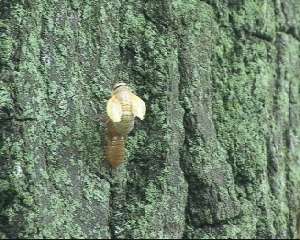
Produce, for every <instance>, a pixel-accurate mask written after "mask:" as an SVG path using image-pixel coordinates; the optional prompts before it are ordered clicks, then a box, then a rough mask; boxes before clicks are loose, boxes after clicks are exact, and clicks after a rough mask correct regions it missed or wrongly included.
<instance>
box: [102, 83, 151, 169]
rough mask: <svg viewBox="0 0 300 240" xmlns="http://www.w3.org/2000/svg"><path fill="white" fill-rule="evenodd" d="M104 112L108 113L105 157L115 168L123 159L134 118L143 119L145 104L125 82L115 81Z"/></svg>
mask: <svg viewBox="0 0 300 240" xmlns="http://www.w3.org/2000/svg"><path fill="white" fill-rule="evenodd" d="M106 112H107V115H108V121H107V134H106V138H107V144H106V158H107V160H108V162H109V163H110V165H111V166H112V167H113V168H115V167H117V166H119V165H120V164H121V163H122V162H123V161H124V155H125V142H126V138H127V136H128V134H129V133H130V132H131V130H132V129H133V127H134V118H135V117H138V118H139V119H141V120H143V119H144V116H145V112H146V105H145V102H144V101H143V100H142V99H141V98H140V97H138V96H136V95H135V94H134V93H133V92H132V90H131V89H130V88H129V87H128V86H127V85H126V84H125V83H117V84H116V85H114V87H113V90H112V96H111V98H110V99H109V100H108V102H107V105H106Z"/></svg>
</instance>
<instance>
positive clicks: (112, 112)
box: [106, 96, 122, 122]
mask: <svg viewBox="0 0 300 240" xmlns="http://www.w3.org/2000/svg"><path fill="white" fill-rule="evenodd" d="M106 112H107V115H108V116H109V118H110V119H111V120H112V121H113V122H121V118H122V105H121V103H120V102H119V101H118V99H117V98H116V97H114V96H112V97H111V98H110V99H109V100H108V102H107V105H106Z"/></svg>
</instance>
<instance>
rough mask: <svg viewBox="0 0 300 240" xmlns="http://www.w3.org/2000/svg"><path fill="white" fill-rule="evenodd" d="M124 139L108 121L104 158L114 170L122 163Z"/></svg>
mask: <svg viewBox="0 0 300 240" xmlns="http://www.w3.org/2000/svg"><path fill="white" fill-rule="evenodd" d="M124 155H125V137H124V136H122V135H121V134H119V133H118V132H117V131H116V129H115V127H114V126H113V124H112V122H111V121H110V120H109V122H108V125H107V135H106V158H107V161H108V162H109V164H110V165H111V166H112V167H113V168H116V167H117V166H119V165H120V164H121V163H122V162H123V161H124Z"/></svg>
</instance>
